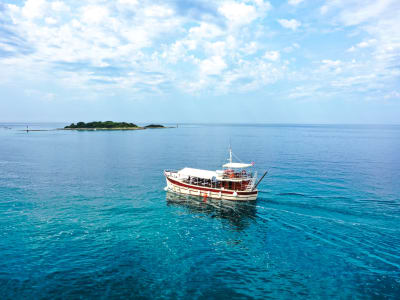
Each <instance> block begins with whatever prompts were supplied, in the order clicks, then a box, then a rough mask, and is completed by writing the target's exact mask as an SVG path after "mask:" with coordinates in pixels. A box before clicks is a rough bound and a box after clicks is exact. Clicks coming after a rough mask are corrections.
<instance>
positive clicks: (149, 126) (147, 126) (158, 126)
mask: <svg viewBox="0 0 400 300" xmlns="http://www.w3.org/2000/svg"><path fill="white" fill-rule="evenodd" d="M144 128H165V126H163V125H158V124H150V125H146V126H144Z"/></svg>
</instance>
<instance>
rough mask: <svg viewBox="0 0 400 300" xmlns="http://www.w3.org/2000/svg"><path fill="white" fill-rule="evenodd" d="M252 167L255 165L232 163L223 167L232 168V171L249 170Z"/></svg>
mask: <svg viewBox="0 0 400 300" xmlns="http://www.w3.org/2000/svg"><path fill="white" fill-rule="evenodd" d="M252 166H253V164H244V163H237V162H230V163H227V164H224V165H223V166H222V167H224V168H232V169H243V168H249V167H252Z"/></svg>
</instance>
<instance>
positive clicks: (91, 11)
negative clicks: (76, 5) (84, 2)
mask: <svg viewBox="0 0 400 300" xmlns="http://www.w3.org/2000/svg"><path fill="white" fill-rule="evenodd" d="M107 16H108V9H107V8H106V7H103V6H99V5H89V6H86V7H84V8H83V9H82V21H83V22H86V23H89V24H90V23H100V22H101V21H104V19H105V18H106V17H107Z"/></svg>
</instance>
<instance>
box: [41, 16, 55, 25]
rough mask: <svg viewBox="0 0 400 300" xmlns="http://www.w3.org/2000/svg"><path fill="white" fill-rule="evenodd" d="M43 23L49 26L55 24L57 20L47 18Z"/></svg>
mask: <svg viewBox="0 0 400 300" xmlns="http://www.w3.org/2000/svg"><path fill="white" fill-rule="evenodd" d="M44 21H45V22H46V24H49V25H52V24H56V23H57V20H56V19H54V18H52V17H47V18H45V19H44Z"/></svg>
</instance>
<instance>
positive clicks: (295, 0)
mask: <svg viewBox="0 0 400 300" xmlns="http://www.w3.org/2000/svg"><path fill="white" fill-rule="evenodd" d="M303 1H304V0H288V3H289V4H290V5H298V4H300V3H301V2H303Z"/></svg>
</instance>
